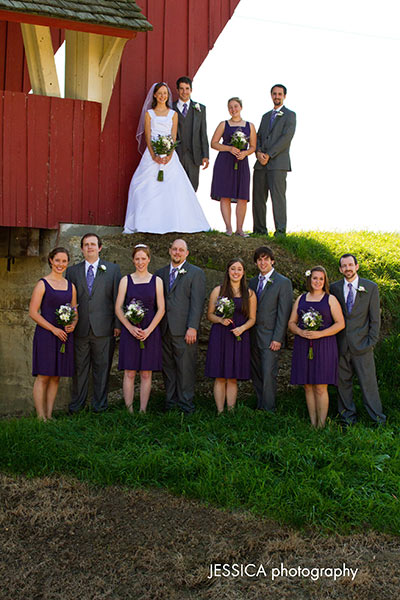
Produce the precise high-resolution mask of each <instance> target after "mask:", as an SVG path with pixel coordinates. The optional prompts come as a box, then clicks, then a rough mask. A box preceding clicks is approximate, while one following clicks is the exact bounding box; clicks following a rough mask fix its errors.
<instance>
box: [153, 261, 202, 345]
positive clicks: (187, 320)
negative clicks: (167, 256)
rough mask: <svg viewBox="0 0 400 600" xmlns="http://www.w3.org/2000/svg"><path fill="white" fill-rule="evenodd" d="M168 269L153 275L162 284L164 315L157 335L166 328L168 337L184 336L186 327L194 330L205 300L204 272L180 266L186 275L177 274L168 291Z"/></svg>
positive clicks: (189, 266)
mask: <svg viewBox="0 0 400 600" xmlns="http://www.w3.org/2000/svg"><path fill="white" fill-rule="evenodd" d="M169 268H170V265H169V264H168V265H166V266H165V267H162V268H161V269H159V270H158V271H157V272H156V275H158V277H161V279H162V281H163V284H164V296H165V315H164V317H163V319H162V321H161V333H162V334H164V333H165V332H166V330H167V328H169V330H170V332H171V334H172V335H181V336H183V335H185V333H186V330H187V329H188V327H193V328H194V329H196V330H198V329H199V325H200V319H201V317H202V314H203V308H204V300H205V297H206V277H205V275H204V272H203V271H202V270H201V269H199V267H195V266H194V265H191V264H190V263H188V262H185V263H184V264H183V266H182V270H184V271H186V273H178V275H177V276H176V279H175V283H174V285H173V286H172V288H171V290H170V289H169Z"/></svg>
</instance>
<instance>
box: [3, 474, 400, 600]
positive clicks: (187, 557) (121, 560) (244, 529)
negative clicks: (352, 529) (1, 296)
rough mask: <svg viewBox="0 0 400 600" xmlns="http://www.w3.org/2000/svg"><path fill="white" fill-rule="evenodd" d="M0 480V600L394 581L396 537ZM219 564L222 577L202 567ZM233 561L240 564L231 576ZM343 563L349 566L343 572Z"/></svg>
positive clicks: (374, 595)
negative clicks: (224, 568)
mask: <svg viewBox="0 0 400 600" xmlns="http://www.w3.org/2000/svg"><path fill="white" fill-rule="evenodd" d="M0 482H1V484H0V548H1V558H0V582H1V583H0V598H1V600H3V599H4V600H55V599H57V600H78V599H81V600H130V599H135V600H136V599H138V600H189V599H198V600H225V599H229V600H239V599H240V600H242V599H243V600H244V599H246V600H269V599H273V600H286V599H290V600H291V599H296V600H303V599H308V598H310V599H313V600H314V599H315V600H325V599H328V598H332V599H333V598H338V599H339V598H340V599H341V600H347V599H357V600H364V599H368V600H377V599H379V600H385V599H389V598H397V597H398V593H399V590H400V572H399V550H400V540H399V538H394V537H391V536H387V535H382V534H377V533H365V534H357V535H353V536H349V537H344V536H329V537H327V536H323V535H320V534H319V533H318V532H315V531H314V532H309V533H304V534H301V533H299V532H296V531H294V530H291V529H289V528H286V527H281V526H279V525H277V524H275V523H273V522H270V521H266V520H262V519H259V518H255V517H253V516H251V515H248V514H241V513H235V514H232V513H227V512H224V511H220V510H217V509H215V508H212V507H206V506H203V505H201V504H199V503H197V502H194V501H191V500H185V499H183V498H175V497H173V496H171V495H170V494H167V493H166V492H164V491H159V490H150V491H143V490H136V491H132V490H124V489H120V488H115V487H114V488H107V489H97V488H91V487H89V486H87V485H85V484H83V483H80V482H77V481H73V480H67V479H64V478H56V477H54V478H45V479H35V480H29V479H25V478H18V479H13V478H11V477H8V476H5V475H0ZM220 563H226V564H229V565H231V567H230V569H231V574H230V576H228V577H222V576H213V577H211V578H209V577H210V565H214V567H213V569H214V573H215V574H218V567H216V566H215V565H217V564H220ZM235 563H236V564H239V565H242V568H245V567H246V568H247V573H248V575H246V574H243V575H242V576H241V575H240V574H239V576H234V575H235V573H234V570H233V569H234V568H233V567H232V565H233V564H235ZM281 564H282V566H283V567H282V568H283V569H287V570H288V572H287V573H286V572H285V571H284V570H282V571H281ZM343 564H345V566H346V568H348V569H353V572H354V571H355V570H356V569H358V570H357V572H356V575H355V576H354V579H353V581H352V576H351V575H350V576H344V577H343V576H341V572H342V569H343ZM251 565H255V566H251ZM273 569H274V570H276V571H273ZM299 569H300V571H299ZM321 569H326V571H323V572H321ZM329 569H338V571H337V572H336V573H337V580H336V581H334V580H333V577H332V573H333V572H332V571H330V570H329ZM239 570H240V566H239ZM256 570H258V571H259V575H258V577H252V576H251V575H253V574H254V573H255V571H256ZM272 573H274V576H275V579H274V580H272ZM219 574H221V573H220V572H219ZM312 578H313V579H314V580H313V579H312Z"/></svg>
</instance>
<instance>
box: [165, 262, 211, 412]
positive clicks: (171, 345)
mask: <svg viewBox="0 0 400 600" xmlns="http://www.w3.org/2000/svg"><path fill="white" fill-rule="evenodd" d="M179 271H181V272H180V273H179ZM179 271H178V274H177V276H176V279H175V282H174V284H173V286H172V287H171V289H169V274H170V265H169V264H168V265H166V266H165V267H163V268H161V269H159V270H158V271H157V273H156V275H158V277H160V278H161V279H162V281H163V284H164V296H165V315H164V317H163V320H162V321H161V334H162V343H163V377H164V384H165V392H166V403H165V405H166V409H167V410H169V409H171V408H173V407H174V406H176V405H177V406H179V408H180V409H181V410H182V411H183V412H184V413H186V414H189V413H192V412H193V411H194V404H193V397H194V386H195V380H196V356H197V341H196V343H194V344H187V343H186V341H185V334H186V331H187V329H188V328H189V327H191V328H193V329H196V331H197V332H198V330H199V325H200V319H201V316H202V314H203V308H204V300H205V295H206V279H205V275H204V273H203V271H202V270H201V269H199V267H195V266H193V265H191V264H190V263H188V262H187V261H186V262H184V263H183V265H182V266H181V267H180V268H179ZM183 271H185V272H183Z"/></svg>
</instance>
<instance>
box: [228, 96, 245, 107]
mask: <svg viewBox="0 0 400 600" xmlns="http://www.w3.org/2000/svg"><path fill="white" fill-rule="evenodd" d="M233 100H234V101H235V102H238V103H239V104H240V108H243V102H242V101H241V99H240V98H238V97H237V96H233V98H229V100H228V106H229V103H230V102H232V101H233Z"/></svg>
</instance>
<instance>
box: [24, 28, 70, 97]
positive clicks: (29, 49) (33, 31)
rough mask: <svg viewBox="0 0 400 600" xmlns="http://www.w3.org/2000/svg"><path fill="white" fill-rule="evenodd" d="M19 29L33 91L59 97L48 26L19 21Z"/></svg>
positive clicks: (42, 94)
mask: <svg viewBox="0 0 400 600" xmlns="http://www.w3.org/2000/svg"><path fill="white" fill-rule="evenodd" d="M21 31H22V37H23V40H24V46H25V53H26V62H27V63H28V70H29V77H30V80H31V86H32V90H33V93H34V94H40V95H41V96H56V97H57V98H59V97H60V95H61V94H60V85H59V83H58V76H57V70H56V63H55V60H54V50H53V43H52V41H51V34H50V28H49V27H43V26H42V25H29V24H27V23H21Z"/></svg>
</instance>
